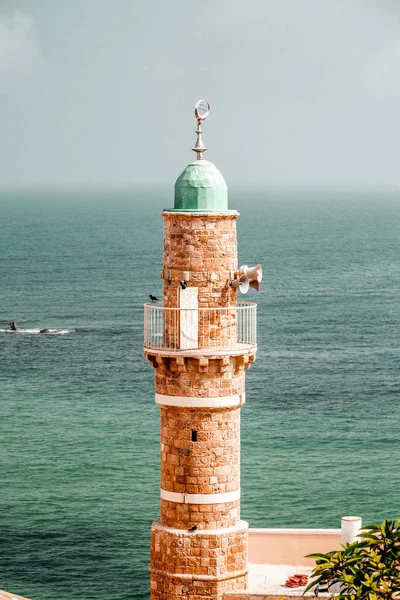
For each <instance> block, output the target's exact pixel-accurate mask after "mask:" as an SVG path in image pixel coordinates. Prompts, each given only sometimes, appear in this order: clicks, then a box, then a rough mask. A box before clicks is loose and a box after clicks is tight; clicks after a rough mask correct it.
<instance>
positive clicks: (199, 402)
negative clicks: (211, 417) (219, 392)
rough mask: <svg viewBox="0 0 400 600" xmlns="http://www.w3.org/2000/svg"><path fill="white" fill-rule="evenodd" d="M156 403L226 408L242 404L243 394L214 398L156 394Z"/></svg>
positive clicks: (184, 406) (243, 400)
mask: <svg viewBox="0 0 400 600" xmlns="http://www.w3.org/2000/svg"><path fill="white" fill-rule="evenodd" d="M156 403H157V404H161V405H163V406H181V407H182V408H228V407H230V406H242V404H244V403H245V395H244V394H240V395H239V394H235V395H234V396H217V397H216V398H200V397H199V396H166V395H165V394H156Z"/></svg>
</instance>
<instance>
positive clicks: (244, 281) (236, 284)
mask: <svg viewBox="0 0 400 600" xmlns="http://www.w3.org/2000/svg"><path fill="white" fill-rule="evenodd" d="M229 285H231V286H232V287H233V288H234V289H239V292H241V293H242V294H247V292H248V291H249V286H250V280H249V278H248V277H247V275H245V274H243V275H241V276H240V277H239V279H234V280H233V281H231V283H230V284H229Z"/></svg>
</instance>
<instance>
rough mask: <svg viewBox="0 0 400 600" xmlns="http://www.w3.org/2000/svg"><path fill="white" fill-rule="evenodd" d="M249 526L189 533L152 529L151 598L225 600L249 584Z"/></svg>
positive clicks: (161, 527)
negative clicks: (226, 596)
mask: <svg viewBox="0 0 400 600" xmlns="http://www.w3.org/2000/svg"><path fill="white" fill-rule="evenodd" d="M247 543H248V523H246V522H245V521H239V522H238V524H237V525H235V526H234V527H229V528H224V529H208V530H206V529H203V530H199V531H197V530H196V531H192V532H189V531H185V530H182V529H174V528H172V527H166V526H164V525H162V524H161V523H160V522H159V521H155V522H154V523H153V526H152V542H151V568H150V578H151V584H150V585H151V599H152V600H166V599H168V600H173V599H175V598H176V599H177V600H178V598H179V599H181V598H188V599H193V600H194V599H195V598H196V600H197V598H200V597H201V598H202V600H222V598H223V596H224V594H225V593H227V592H228V591H234V590H237V589H244V588H246V585H247Z"/></svg>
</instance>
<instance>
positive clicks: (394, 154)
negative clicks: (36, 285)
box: [0, 0, 400, 187]
mask: <svg viewBox="0 0 400 600" xmlns="http://www.w3.org/2000/svg"><path fill="white" fill-rule="evenodd" d="M199 98H206V99H207V100H208V101H209V102H210V104H211V106H212V112H211V115H210V117H209V119H208V120H207V121H206V122H205V124H204V132H205V133H204V136H203V138H204V142H205V144H206V146H208V148H209V150H208V152H207V153H206V155H205V157H206V158H208V159H209V160H211V161H212V162H214V163H215V164H216V165H217V166H218V167H219V168H220V170H221V171H222V173H223V175H224V176H225V179H226V180H227V182H228V185H229V183H239V182H240V183H244V184H249V183H254V184H257V185H259V184H261V185H268V186H285V187H288V186H291V187H292V186H335V187H343V186H358V187H360V186H382V187H398V186H399V184H400V153H399V147H400V115H399V113H400V0H197V1H196V0H169V1H167V0H140V1H139V0H0V119H1V128H0V147H1V153H0V186H12V185H24V186H30V185H32V186H35V185H40V186H44V185H49V186H54V185H65V184H69V185H76V186H79V185H95V186H101V185H121V186H125V185H130V184H154V183H170V184H173V182H174V181H175V179H176V178H177V176H178V175H179V173H180V172H181V171H182V170H183V168H184V167H185V166H186V164H187V163H188V162H190V161H191V160H193V159H194V157H195V154H194V153H193V152H191V150H190V148H192V146H193V144H194V142H195V133H194V130H195V128H196V123H195V120H194V117H193V107H194V104H195V102H196V101H197V100H198V99H199Z"/></svg>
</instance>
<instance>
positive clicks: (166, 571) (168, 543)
mask: <svg viewBox="0 0 400 600" xmlns="http://www.w3.org/2000/svg"><path fill="white" fill-rule="evenodd" d="M209 109H210V107H209V104H208V103H207V102H205V101H204V100H201V101H199V102H198V103H197V105H196V109H195V116H196V119H197V125H198V126H197V131H196V133H197V142H196V145H195V148H193V150H194V151H195V152H196V153H197V160H195V161H194V162H192V163H190V164H189V165H188V166H187V167H186V169H185V170H184V171H183V173H182V174H181V175H180V177H179V178H178V180H177V182H176V184H175V202H174V208H171V209H165V210H164V211H163V212H162V216H163V218H164V263H163V270H162V271H161V276H162V278H163V280H164V302H163V303H153V304H151V303H149V304H147V305H145V341H144V345H145V356H146V358H147V359H148V360H149V361H150V364H151V365H152V366H153V367H154V369H155V387H156V394H155V400H156V403H157V404H158V405H159V406H160V412H161V489H160V496H161V516H160V520H159V521H155V522H154V523H153V526H152V540H151V565H150V574H151V599H152V600H173V599H175V598H176V599H177V600H178V599H179V600H181V599H190V598H196V600H197V599H198V598H200V597H201V598H202V599H203V600H211V599H212V600H216V599H222V598H223V596H224V593H225V592H227V591H231V590H235V589H244V588H245V587H246V582H247V536H248V524H247V523H246V522H245V521H241V520H240V409H241V407H242V405H243V404H244V401H245V370H246V369H247V368H248V367H249V365H250V363H251V362H253V361H254V359H255V352H256V338H255V336H256V332H255V331H256V305H255V304H253V303H249V302H247V303H238V302H237V294H238V288H240V287H242V286H244V287H245V288H246V285H247V288H248V285H249V284H248V280H247V277H246V276H245V275H243V272H244V271H243V269H245V268H241V269H242V270H241V271H239V270H238V265H237V244H236V219H237V217H238V216H239V213H238V212H237V211H235V210H228V192H227V187H226V183H225V181H224V179H223V177H222V175H221V173H220V172H219V171H218V169H217V168H216V167H215V166H214V165H213V164H212V163H210V162H208V161H206V160H204V159H203V152H204V151H205V150H206V148H205V146H204V145H203V142H202V138H201V136H202V130H201V123H202V121H203V120H204V119H206V118H207V116H208V114H209ZM246 268H247V267H246ZM245 280H247V284H246V281H245ZM259 280H260V278H259Z"/></svg>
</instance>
